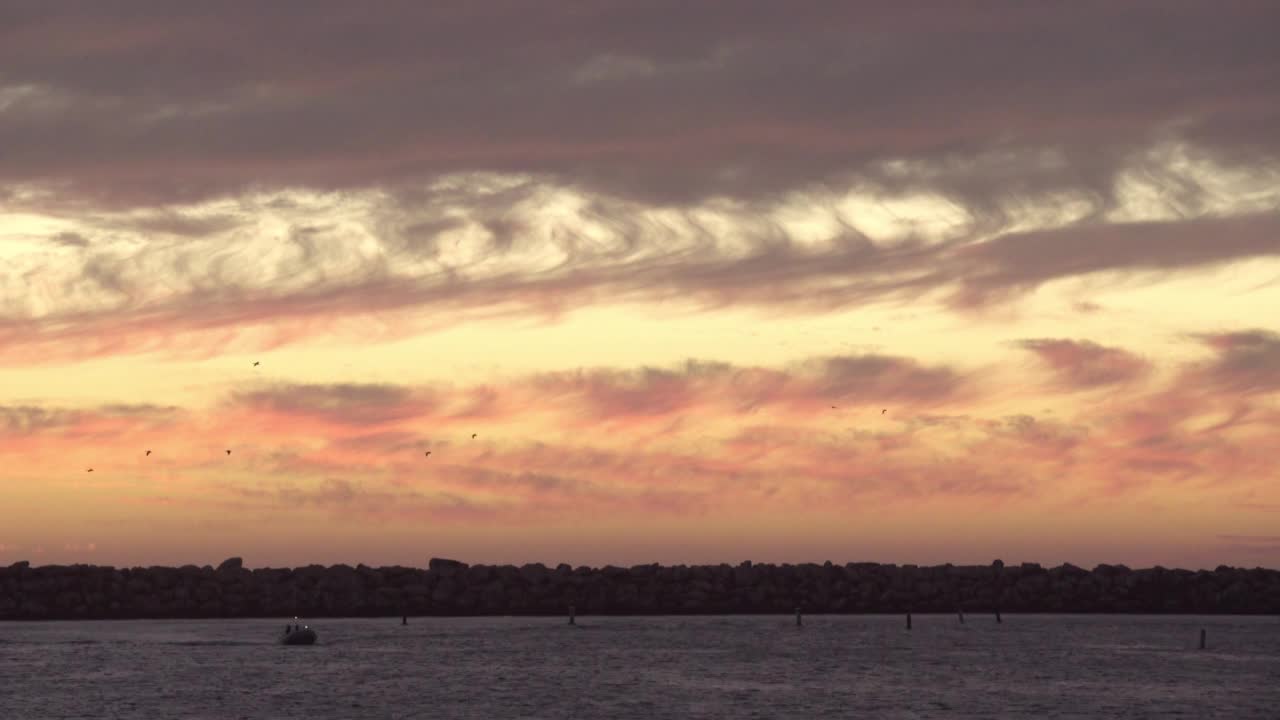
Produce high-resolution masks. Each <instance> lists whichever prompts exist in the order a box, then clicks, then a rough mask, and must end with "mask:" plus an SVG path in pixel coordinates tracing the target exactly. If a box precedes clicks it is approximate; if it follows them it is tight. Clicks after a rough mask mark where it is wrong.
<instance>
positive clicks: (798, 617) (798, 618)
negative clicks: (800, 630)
mask: <svg viewBox="0 0 1280 720" xmlns="http://www.w3.org/2000/svg"><path fill="white" fill-rule="evenodd" d="M800 625H801V623H800V606H799V605H797V606H796V627H800Z"/></svg>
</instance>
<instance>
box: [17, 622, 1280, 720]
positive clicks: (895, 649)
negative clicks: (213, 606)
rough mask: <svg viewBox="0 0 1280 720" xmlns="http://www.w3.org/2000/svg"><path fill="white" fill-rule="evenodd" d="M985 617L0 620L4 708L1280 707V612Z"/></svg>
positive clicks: (371, 712)
mask: <svg viewBox="0 0 1280 720" xmlns="http://www.w3.org/2000/svg"><path fill="white" fill-rule="evenodd" d="M965 619H966V622H965V624H963V625H962V624H960V623H959V621H958V618H957V617H956V616H955V615H916V616H914V617H913V629H912V630H911V631H909V632H908V631H907V630H906V629H905V623H904V618H903V617H902V616H886V615H869V616H868V615H861V616H849V615H845V616H834V615H827V616H821V615H810V616H806V617H805V618H804V626H803V627H801V628H797V627H796V625H795V619H794V617H789V616H731V617H724V616H719V617H591V616H580V617H579V618H578V620H577V622H578V624H577V626H574V627H570V626H569V625H567V623H566V620H565V619H564V618H410V621H409V625H408V626H404V627H402V626H401V625H400V618H398V617H397V618H385V619H374V620H370V619H350V620H341V619H319V620H315V621H314V622H312V623H311V627H312V628H313V629H315V630H316V631H317V632H318V633H319V642H318V643H317V644H316V645H313V646H309V647H287V646H282V645H279V644H277V640H278V636H279V634H280V633H281V632H282V631H283V630H284V624H285V622H286V621H285V620H280V621H268V620H178V621H154V620H149V621H89V622H49V623H0V719H3V720H22V719H25V718H33V719H34V718H148V719H152V718H155V719H160V718H210V719H213V718H217V719H223V718H351V719H356V718H379V719H384V718H385V719H391V718H395V719H399V718H432V719H440V718H494V719H497V720H501V719H503V718H546V719H548V720H574V719H576V718H601V719H612V718H644V719H645V720H651V719H653V718H735V719H736V718H1229V719H1232V720H1237V719H1249V718H1258V719H1259V720H1280V618H1276V617H1191V616H1132V615H1125V616H1120V615H1111V616H1079V615H1075V616H1073V615H1006V616H1005V617H1004V622H1003V623H1002V624H996V622H995V620H994V618H993V617H992V616H990V615H967V616H966V618H965ZM1201 628H1204V629H1206V630H1207V633H1208V635H1207V637H1208V647H1207V648H1206V649H1205V650H1200V649H1198V645H1199V639H1200V629H1201Z"/></svg>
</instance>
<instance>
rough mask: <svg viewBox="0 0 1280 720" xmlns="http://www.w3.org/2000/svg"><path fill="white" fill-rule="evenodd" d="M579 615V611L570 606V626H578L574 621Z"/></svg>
mask: <svg viewBox="0 0 1280 720" xmlns="http://www.w3.org/2000/svg"><path fill="white" fill-rule="evenodd" d="M577 615H578V611H577V609H576V608H574V607H573V606H572V605H570V606H569V624H570V625H576V624H577V622H575V620H574V618H576V617H577Z"/></svg>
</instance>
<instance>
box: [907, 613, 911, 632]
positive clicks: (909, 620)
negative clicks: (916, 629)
mask: <svg viewBox="0 0 1280 720" xmlns="http://www.w3.org/2000/svg"><path fill="white" fill-rule="evenodd" d="M907 629H908V630H910V629H911V613H907Z"/></svg>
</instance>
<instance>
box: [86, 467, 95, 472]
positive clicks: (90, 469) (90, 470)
mask: <svg viewBox="0 0 1280 720" xmlns="http://www.w3.org/2000/svg"><path fill="white" fill-rule="evenodd" d="M85 472H93V468H89V469H88V470H85Z"/></svg>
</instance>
